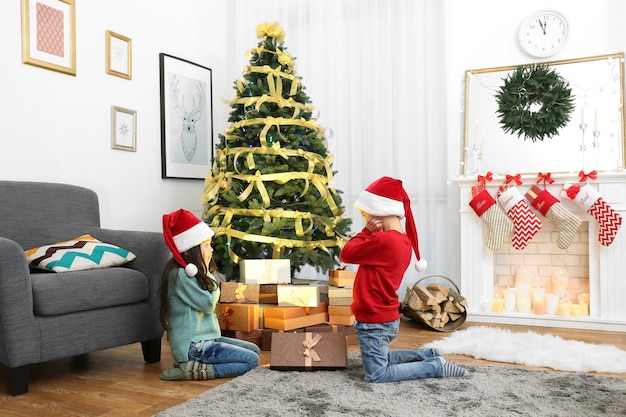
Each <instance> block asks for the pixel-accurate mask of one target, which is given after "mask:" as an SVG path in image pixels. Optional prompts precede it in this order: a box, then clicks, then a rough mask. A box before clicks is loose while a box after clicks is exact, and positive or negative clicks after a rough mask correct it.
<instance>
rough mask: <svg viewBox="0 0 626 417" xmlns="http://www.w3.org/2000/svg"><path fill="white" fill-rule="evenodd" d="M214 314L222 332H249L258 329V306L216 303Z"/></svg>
mask: <svg viewBox="0 0 626 417" xmlns="http://www.w3.org/2000/svg"><path fill="white" fill-rule="evenodd" d="M215 312H216V313H217V319H218V321H219V323H220V329H222V330H241V331H243V332H251V331H253V330H256V329H258V328H259V306H258V304H232V303H217V305H216V306H215Z"/></svg>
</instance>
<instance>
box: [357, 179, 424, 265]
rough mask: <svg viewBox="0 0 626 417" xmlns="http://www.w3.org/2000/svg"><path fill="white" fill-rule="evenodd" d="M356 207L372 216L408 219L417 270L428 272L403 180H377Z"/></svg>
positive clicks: (407, 225)
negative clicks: (421, 253) (421, 254)
mask: <svg viewBox="0 0 626 417" xmlns="http://www.w3.org/2000/svg"><path fill="white" fill-rule="evenodd" d="M354 207H356V208H357V209H359V210H361V211H364V212H365V213H368V214H371V215H372V216H399V217H400V218H401V219H402V218H405V217H406V221H405V228H406V234H407V236H408V237H409V240H410V241H411V246H413V251H414V252H415V256H416V257H417V262H416V264H415V269H417V270H418V271H419V272H422V271H425V270H426V268H427V267H428V262H426V260H425V259H422V258H421V256H420V251H419V241H418V237H417V229H416V228H415V221H414V220H413V212H412V211H411V200H410V199H409V196H408V195H407V193H406V191H404V188H403V187H402V181H401V180H398V179H395V178H391V177H382V178H379V179H377V180H376V181H374V182H373V183H371V184H370V185H368V186H367V188H366V189H365V190H363V191H362V192H361V194H360V195H359V198H357V200H356V202H355V203H354Z"/></svg>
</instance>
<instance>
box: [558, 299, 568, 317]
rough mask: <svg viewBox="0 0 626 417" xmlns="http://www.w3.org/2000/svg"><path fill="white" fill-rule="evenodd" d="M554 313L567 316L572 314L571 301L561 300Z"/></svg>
mask: <svg viewBox="0 0 626 417" xmlns="http://www.w3.org/2000/svg"><path fill="white" fill-rule="evenodd" d="M556 315H557V316H562V317H569V316H571V315H572V303H571V302H570V301H569V300H566V301H561V302H560V303H559V305H558V306H557V308H556Z"/></svg>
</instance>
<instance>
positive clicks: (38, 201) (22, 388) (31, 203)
mask: <svg viewBox="0 0 626 417" xmlns="http://www.w3.org/2000/svg"><path fill="white" fill-rule="evenodd" d="M86 233H89V234H91V235H92V236H94V237H95V238H97V239H99V240H101V241H103V242H107V243H112V244H115V245H118V246H121V247H123V248H125V249H128V250H130V251H131V252H133V253H134V254H135V255H136V259H135V260H133V261H131V262H129V263H127V264H125V265H124V266H121V267H113V268H105V269H98V270H88V271H76V272H63V273H52V272H37V271H34V270H33V271H32V272H31V271H30V269H29V266H28V264H27V262H26V258H25V256H24V250H26V249H30V248H33V247H37V246H41V245H47V244H51V243H55V242H59V241H62V240H69V239H72V238H75V237H78V236H80V235H83V234H86ZM170 256H171V255H170V252H169V250H168V249H167V247H166V246H165V243H164V241H163V237H162V235H161V233H156V232H139V231H128V230H111V229H102V228H101V227H100V212H99V202H98V197H97V195H96V194H95V193H94V192H93V191H92V190H89V189H87V188H83V187H78V186H73V185H67V184H54V183H43V182H23V181H0V363H2V364H4V365H6V366H8V367H9V368H11V376H10V381H9V392H10V393H11V394H13V395H17V394H22V393H25V392H27V391H28V377H29V366H30V365H33V364H37V363H40V362H45V361H50V360H55V359H60V358H66V357H70V356H75V355H81V354H85V353H90V352H94V351H97V350H102V349H107V348H111V347H116V346H122V345H126V344H130V343H136V342H141V343H142V348H143V353H144V360H145V361H146V362H158V361H159V360H160V354H161V337H162V336H163V328H162V326H161V323H160V321H159V308H160V304H159V297H158V290H159V284H160V280H161V273H162V271H163V267H164V265H165V263H166V262H167V260H168V258H169V257H170Z"/></svg>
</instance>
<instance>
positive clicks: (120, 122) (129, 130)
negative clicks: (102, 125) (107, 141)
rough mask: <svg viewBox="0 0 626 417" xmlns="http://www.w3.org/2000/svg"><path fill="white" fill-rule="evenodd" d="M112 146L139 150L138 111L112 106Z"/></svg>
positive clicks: (120, 148) (125, 149) (131, 150)
mask: <svg viewBox="0 0 626 417" xmlns="http://www.w3.org/2000/svg"><path fill="white" fill-rule="evenodd" d="M111 148H112V149H118V150H121V151H129V152H136V151H137V112H136V111H135V110H130V109H125V108H123V107H119V106H111Z"/></svg>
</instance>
